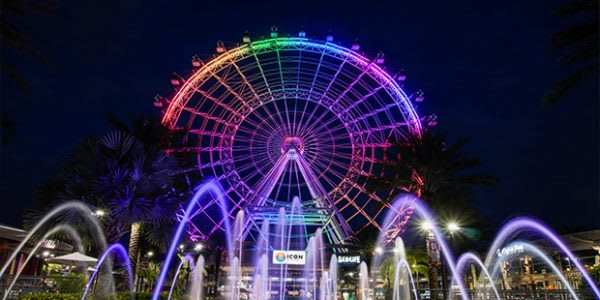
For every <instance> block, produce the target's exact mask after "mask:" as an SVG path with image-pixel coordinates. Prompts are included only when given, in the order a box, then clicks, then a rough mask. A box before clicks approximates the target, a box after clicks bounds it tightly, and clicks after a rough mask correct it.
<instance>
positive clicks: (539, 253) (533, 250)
mask: <svg viewBox="0 0 600 300" xmlns="http://www.w3.org/2000/svg"><path fill="white" fill-rule="evenodd" d="M511 245H520V246H523V248H524V250H525V251H527V252H529V253H532V254H533V255H535V256H537V257H539V258H541V259H542V260H544V262H546V265H548V266H549V267H550V268H551V269H552V271H553V272H554V273H555V274H556V275H557V276H558V278H560V281H561V282H562V284H563V285H564V286H565V287H566V288H567V290H568V291H569V293H571V296H573V299H575V300H579V297H577V293H575V291H574V290H573V288H572V287H571V285H570V284H569V281H568V280H567V279H566V278H565V275H564V274H563V273H562V272H561V271H560V270H559V269H558V267H557V266H556V264H555V263H554V261H552V259H551V258H550V257H548V256H547V255H546V254H544V252H543V251H542V250H540V249H539V248H538V247H536V246H534V245H532V244H530V243H525V242H513V243H510V244H509V246H511ZM502 261H503V259H499V260H498V261H497V262H496V263H495V264H494V269H493V270H492V276H496V273H497V272H498V269H499V268H500V263H501V262H502Z"/></svg>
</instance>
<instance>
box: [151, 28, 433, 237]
mask: <svg viewBox="0 0 600 300" xmlns="http://www.w3.org/2000/svg"><path fill="white" fill-rule="evenodd" d="M273 41H274V42H273ZM280 41H281V42H280ZM334 48H335V51H333V49H334ZM382 89H383V90H382ZM163 121H164V122H165V123H166V124H169V126H170V127H171V128H172V129H180V130H181V131H180V133H181V134H177V135H174V137H175V138H177V139H179V141H178V142H174V143H172V144H173V145H177V147H175V146H173V148H171V149H168V150H167V153H173V154H174V155H178V156H181V157H186V156H189V157H196V158H195V160H194V165H195V167H194V168H185V167H187V166H182V167H181V169H180V170H177V171H176V172H183V173H186V174H190V175H191V173H192V172H199V174H200V175H201V177H208V176H214V177H215V178H217V180H220V181H223V185H224V186H225V187H226V188H227V189H226V192H225V197H226V199H227V203H213V204H212V206H210V208H208V209H204V210H199V211H198V214H197V219H200V218H205V216H204V214H208V215H207V216H206V218H205V219H207V220H206V221H207V222H206V224H202V223H197V224H195V225H193V226H190V227H191V229H190V230H191V234H192V235H193V236H194V237H210V233H212V232H214V231H216V230H221V229H222V228H224V227H225V226H224V221H225V220H227V219H230V220H231V219H234V217H235V213H236V212H235V211H236V210H239V209H243V208H244V206H245V205H247V203H248V202H252V203H254V202H255V201H254V199H256V197H269V198H271V197H273V198H274V199H270V200H268V201H267V199H259V200H260V201H259V203H263V204H264V205H271V204H274V203H273V202H272V200H276V201H291V199H292V197H294V196H299V197H300V198H301V199H309V200H314V201H316V202H317V203H318V205H335V207H333V208H332V209H333V210H334V211H336V212H337V211H340V212H342V213H343V214H344V216H345V217H348V218H349V220H352V223H353V224H352V227H355V228H362V227H363V225H364V223H365V222H367V221H368V223H369V224H371V223H372V224H373V225H375V226H376V227H377V226H378V224H377V221H376V219H375V218H377V216H379V215H380V214H381V211H382V210H381V209H379V210H377V209H376V210H374V211H373V212H371V211H370V209H371V207H372V206H373V204H374V203H377V202H381V199H380V197H385V195H381V194H375V195H373V196H371V195H369V194H366V191H365V190H364V189H365V186H364V183H363V182H357V180H358V178H359V177H363V176H369V174H372V173H377V172H380V171H381V169H382V162H381V157H380V156H382V155H383V149H384V148H386V147H389V146H390V141H393V140H399V141H403V140H406V139H407V138H409V137H410V135H412V134H419V132H420V130H421V127H420V124H419V123H418V122H419V119H418V117H416V114H415V112H414V108H413V107H412V105H411V104H410V102H408V100H407V99H406V95H405V94H404V92H403V91H402V90H400V89H399V87H398V86H397V84H396V83H394V82H393V81H392V79H391V77H390V76H389V75H387V74H385V72H384V71H382V70H381V69H380V67H379V66H376V65H375V64H374V61H373V60H368V59H364V58H362V57H360V56H359V55H357V54H356V53H354V52H352V51H350V50H348V49H346V50H345V48H343V47H341V46H335V45H332V44H330V43H321V42H315V41H313V40H311V39H306V38H283V37H279V38H276V39H274V40H270V41H269V42H261V41H256V42H253V43H250V44H247V43H245V44H243V45H241V46H239V47H238V48H235V49H230V50H229V51H226V52H225V53H222V54H220V55H219V56H217V57H216V58H215V59H214V60H213V61H211V62H208V63H207V64H204V65H203V66H201V67H200V68H199V69H197V70H196V71H195V72H194V74H193V75H192V77H190V79H188V81H186V82H185V84H183V85H182V86H181V88H180V89H179V90H178V91H177V93H176V95H175V97H174V98H173V99H172V101H171V102H170V104H169V107H168V109H167V112H166V115H165V117H164V118H163ZM175 126H177V127H175ZM192 143H193V144H192ZM182 145H183V146H182ZM292 146H293V147H294V148H295V149H296V150H297V154H296V155H297V156H288V154H291V153H289V152H286V151H287V150H285V149H288V150H289V149H291V148H289V147H292ZM305 176H307V177H309V178H305ZM266 193H268V195H267V194H266ZM313 197H316V198H317V199H312V198H313ZM322 197H324V198H322ZM326 198H330V199H326ZM333 203H335V204H333ZM221 205H224V209H225V206H227V207H226V209H227V210H228V211H227V213H228V215H229V216H228V217H227V218H224V219H223V218H215V217H214V214H211V211H212V210H214V209H218V208H220V207H221ZM388 206H389V205H385V203H384V205H383V206H382V207H388ZM400 211H402V212H403V213H404V212H406V211H407V210H406V208H402V209H400ZM398 213H400V212H398ZM323 220H324V222H329V221H326V220H331V222H335V223H336V224H337V225H336V224H334V225H332V226H337V227H336V228H340V227H339V226H342V227H343V226H344V225H346V226H348V224H347V222H346V221H345V220H344V219H343V218H342V217H341V215H340V216H338V215H337V213H336V215H335V216H333V217H332V218H329V217H323ZM359 220H360V221H359ZM192 222H193V221H192ZM354 223H356V224H354ZM398 224H400V223H398ZM400 226H401V224H400ZM207 227H208V228H207ZM209 232H210V233H209ZM341 235H342V236H345V235H346V234H345V233H344V232H343V230H342V233H341ZM342 236H335V237H333V239H334V241H337V240H338V239H340V240H343V237H342Z"/></svg>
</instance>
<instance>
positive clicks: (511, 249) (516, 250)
mask: <svg viewBox="0 0 600 300" xmlns="http://www.w3.org/2000/svg"><path fill="white" fill-rule="evenodd" d="M523 252H525V247H524V246H523V245H522V244H521V243H512V244H511V245H508V246H506V247H504V248H502V249H498V250H496V255H498V257H502V256H507V255H515V254H520V253H523Z"/></svg>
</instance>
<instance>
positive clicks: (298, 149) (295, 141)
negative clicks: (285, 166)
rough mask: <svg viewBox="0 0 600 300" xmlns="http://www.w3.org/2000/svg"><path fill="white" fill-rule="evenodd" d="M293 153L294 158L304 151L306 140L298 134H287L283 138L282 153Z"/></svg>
mask: <svg viewBox="0 0 600 300" xmlns="http://www.w3.org/2000/svg"><path fill="white" fill-rule="evenodd" d="M286 152H287V153H288V154H292V156H291V158H293V157H294V156H295V155H296V154H303V153H304V142H303V141H302V139H301V138H300V137H298V136H289V135H286V136H284V137H283V139H282V140H281V153H282V154H283V153H286Z"/></svg>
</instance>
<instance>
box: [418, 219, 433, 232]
mask: <svg viewBox="0 0 600 300" xmlns="http://www.w3.org/2000/svg"><path fill="white" fill-rule="evenodd" d="M421 229H422V230H423V231H426V232H430V231H432V230H433V223H431V222H429V221H423V223H421Z"/></svg>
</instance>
